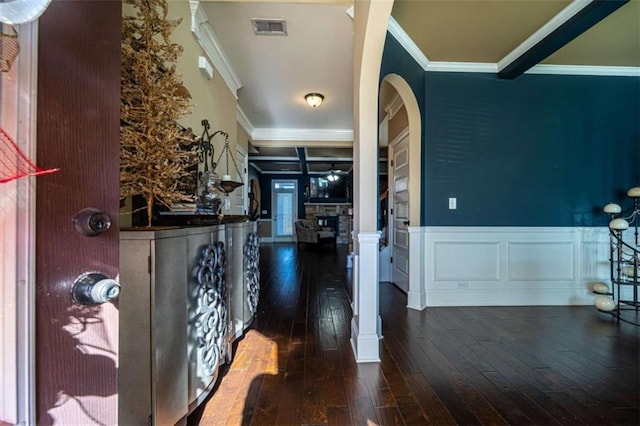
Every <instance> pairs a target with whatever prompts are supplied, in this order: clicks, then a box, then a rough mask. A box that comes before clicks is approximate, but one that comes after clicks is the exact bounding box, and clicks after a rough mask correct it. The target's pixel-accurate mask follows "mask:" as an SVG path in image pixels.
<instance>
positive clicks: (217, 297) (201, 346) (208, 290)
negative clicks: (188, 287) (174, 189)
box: [195, 242, 228, 375]
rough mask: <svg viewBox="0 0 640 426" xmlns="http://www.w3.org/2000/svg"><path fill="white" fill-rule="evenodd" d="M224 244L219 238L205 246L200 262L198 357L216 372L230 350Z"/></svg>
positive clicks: (209, 372)
mask: <svg viewBox="0 0 640 426" xmlns="http://www.w3.org/2000/svg"><path fill="white" fill-rule="evenodd" d="M226 263H227V262H226V255H225V250H224V244H223V243H222V242H217V243H215V244H210V245H208V246H206V247H205V248H204V249H202V253H201V254H200V261H199V263H198V271H197V273H198V275H197V277H198V285H199V288H198V307H197V311H196V322H195V327H196V332H197V337H198V357H199V358H200V361H201V363H202V367H203V369H204V371H205V372H206V373H207V374H208V375H213V374H214V373H215V372H216V369H217V368H218V365H219V364H220V360H221V359H222V357H223V356H224V355H225V354H224V352H225V351H226V342H225V340H226V330H227V327H228V324H227V323H228V315H227V286H226V282H225V274H224V271H225V267H226Z"/></svg>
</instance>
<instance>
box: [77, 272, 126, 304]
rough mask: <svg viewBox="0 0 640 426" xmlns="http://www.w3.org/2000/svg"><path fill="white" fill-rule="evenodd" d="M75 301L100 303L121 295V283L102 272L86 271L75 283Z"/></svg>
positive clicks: (78, 302)
mask: <svg viewBox="0 0 640 426" xmlns="http://www.w3.org/2000/svg"><path fill="white" fill-rule="evenodd" d="M71 294H72V297H73V301H74V302H75V303H77V304H79V305H98V304H101V303H106V302H110V301H111V300H113V299H115V298H117V297H118V295H120V284H118V282H117V281H116V280H113V279H111V278H107V277H106V276H104V275H102V274H100V273H95V272H93V273H85V274H82V275H80V276H79V277H78V278H76V280H75V281H74V283H73V289H72V290H71Z"/></svg>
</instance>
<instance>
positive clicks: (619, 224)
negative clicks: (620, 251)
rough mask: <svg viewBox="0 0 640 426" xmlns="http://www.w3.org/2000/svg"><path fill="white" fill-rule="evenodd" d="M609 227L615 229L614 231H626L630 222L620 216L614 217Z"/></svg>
mask: <svg viewBox="0 0 640 426" xmlns="http://www.w3.org/2000/svg"><path fill="white" fill-rule="evenodd" d="M609 228H611V229H613V230H614V231H624V230H626V229H629V222H627V221H626V220H624V219H620V218H618V219H613V220H612V221H611V222H609Z"/></svg>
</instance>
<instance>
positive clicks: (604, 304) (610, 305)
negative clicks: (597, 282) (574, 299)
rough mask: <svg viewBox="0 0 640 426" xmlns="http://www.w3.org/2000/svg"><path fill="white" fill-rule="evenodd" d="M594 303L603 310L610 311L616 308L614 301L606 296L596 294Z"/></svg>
mask: <svg viewBox="0 0 640 426" xmlns="http://www.w3.org/2000/svg"><path fill="white" fill-rule="evenodd" d="M594 304H595V305H596V308H598V309H599V310H601V311H604V312H611V311H613V310H614V309H615V308H616V302H614V301H613V299H612V298H610V297H608V296H603V295H600V296H596V298H595V301H594Z"/></svg>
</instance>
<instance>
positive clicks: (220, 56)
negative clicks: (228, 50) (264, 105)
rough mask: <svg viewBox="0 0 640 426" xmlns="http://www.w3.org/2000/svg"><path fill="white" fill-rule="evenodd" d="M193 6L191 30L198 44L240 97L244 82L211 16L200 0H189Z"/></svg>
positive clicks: (234, 94) (226, 82)
mask: <svg viewBox="0 0 640 426" xmlns="http://www.w3.org/2000/svg"><path fill="white" fill-rule="evenodd" d="M189 7H190V8H191V32H192V33H193V35H194V37H195V38H196V40H197V41H198V44H199V45H200V47H201V48H202V50H203V51H204V53H205V54H206V55H207V57H208V58H209V59H210V60H211V62H212V63H213V66H214V67H215V68H216V70H218V73H219V74H220V75H221V76H222V79H223V80H224V82H225V84H226V85H227V87H228V88H229V90H230V91H231V93H233V96H235V98H236V99H238V89H240V88H241V87H242V82H240V78H238V75H237V74H236V72H235V70H234V69H233V67H232V66H231V62H229V59H228V58H227V55H226V54H225V53H224V50H222V45H221V44H220V41H219V40H218V37H216V34H215V32H214V31H213V28H212V27H211V25H210V24H209V17H208V16H207V14H206V12H205V11H204V9H203V8H202V7H201V5H200V2H199V1H195V0H189Z"/></svg>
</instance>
